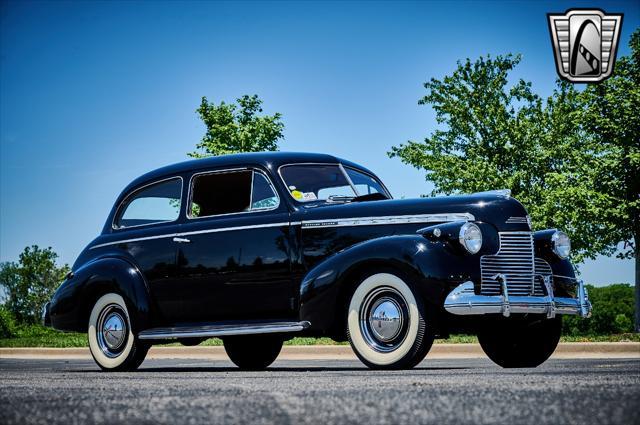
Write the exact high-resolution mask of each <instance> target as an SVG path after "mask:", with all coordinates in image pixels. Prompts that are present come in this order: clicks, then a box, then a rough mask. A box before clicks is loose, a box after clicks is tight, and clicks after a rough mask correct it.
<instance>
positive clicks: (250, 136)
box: [189, 95, 284, 158]
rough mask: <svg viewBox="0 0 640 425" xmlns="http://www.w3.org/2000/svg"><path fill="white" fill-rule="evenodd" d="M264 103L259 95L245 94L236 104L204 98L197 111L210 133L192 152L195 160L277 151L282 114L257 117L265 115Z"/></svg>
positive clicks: (280, 135)
mask: <svg viewBox="0 0 640 425" xmlns="http://www.w3.org/2000/svg"><path fill="white" fill-rule="evenodd" d="M261 105H262V100H260V98H258V96H257V95H253V96H249V95H244V96H242V97H241V98H239V99H237V104H233V103H231V104H228V103H225V102H220V104H219V105H216V104H214V103H211V102H209V101H208V100H207V98H206V97H203V98H202V102H201V104H200V107H199V108H198V109H197V110H196V112H197V113H198V115H199V116H200V118H201V119H202V121H203V122H204V124H205V126H206V127H207V131H206V133H205V135H204V136H203V137H202V141H201V142H200V143H198V145H197V146H196V148H197V149H198V150H199V151H195V152H191V153H189V156H191V157H194V158H202V157H206V156H212V155H225V154H230V153H238V152H261V151H275V150H278V140H280V139H282V137H283V134H282V131H283V130H284V124H283V123H282V121H281V120H280V119H281V117H282V115H281V114H280V113H277V112H276V113H275V114H273V115H262V116H261V115H258V114H260V113H261V112H262V107H261Z"/></svg>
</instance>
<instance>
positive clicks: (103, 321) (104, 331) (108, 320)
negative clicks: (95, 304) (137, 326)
mask: <svg viewBox="0 0 640 425" xmlns="http://www.w3.org/2000/svg"><path fill="white" fill-rule="evenodd" d="M96 334H97V339H98V345H99V346H100V349H101V350H102V352H103V353H104V354H105V355H106V356H107V357H112V358H113V357H117V356H118V355H120V353H121V352H122V350H123V349H124V347H125V345H126V344H125V343H126V341H127V337H128V334H129V330H128V327H127V320H126V313H125V312H124V311H123V310H122V308H121V307H120V306H119V305H117V304H110V305H108V306H106V307H105V308H104V309H103V310H102V312H101V313H100V317H99V318H98V323H97V327H96Z"/></svg>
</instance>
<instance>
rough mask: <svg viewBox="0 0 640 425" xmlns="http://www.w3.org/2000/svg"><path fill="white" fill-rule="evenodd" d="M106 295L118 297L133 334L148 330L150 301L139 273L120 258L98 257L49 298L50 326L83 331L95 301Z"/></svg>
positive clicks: (79, 270)
mask: <svg viewBox="0 0 640 425" xmlns="http://www.w3.org/2000/svg"><path fill="white" fill-rule="evenodd" d="M108 292H115V293H118V294H120V295H121V296H122V298H123V299H124V300H125V302H126V304H127V309H128V311H129V316H130V318H131V321H132V324H133V326H134V331H135V332H139V331H140V330H143V329H146V328H147V327H149V323H150V310H151V302H150V298H149V291H148V288H147V285H146V283H145V281H144V278H143V277H142V275H141V273H140V271H139V270H138V269H137V267H135V266H134V265H133V264H131V263H130V262H128V261H126V260H124V259H121V258H115V257H110V258H100V259H97V260H95V261H91V262H89V263H87V264H86V265H84V266H82V267H80V268H79V269H77V270H76V271H75V272H74V273H73V274H72V275H71V276H70V277H68V278H67V280H65V281H64V282H63V283H62V285H61V286H60V287H59V288H58V290H57V291H56V293H55V294H54V296H53V298H52V299H51V303H50V307H49V309H50V310H49V311H50V317H51V326H52V327H53V328H54V329H58V330H64V331H75V332H86V331H87V326H88V320H89V315H90V313H91V309H92V308H93V305H94V303H95V301H96V300H97V299H98V298H99V297H100V296H102V295H104V294H106V293H108Z"/></svg>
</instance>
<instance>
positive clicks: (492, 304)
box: [444, 275, 592, 318]
mask: <svg viewBox="0 0 640 425" xmlns="http://www.w3.org/2000/svg"><path fill="white" fill-rule="evenodd" d="M497 279H498V280H501V282H500V283H501V286H502V292H503V293H502V294H501V295H476V294H475V292H474V288H473V282H470V281H468V282H464V283H461V284H460V285H458V286H457V287H456V288H455V289H453V291H451V292H450V293H449V295H447V298H446V299H445V301H444V308H445V310H447V311H448V312H449V313H452V314H456V315H463V316H464V315H480V314H502V315H503V316H505V317H509V316H510V315H511V314H513V313H533V314H546V315H547V317H549V318H552V317H555V315H556V314H568V315H577V316H581V317H590V316H591V309H592V307H591V302H590V301H589V296H588V293H587V288H585V286H584V282H583V281H581V280H579V281H578V298H565V297H555V296H554V293H553V288H552V287H551V280H550V279H545V282H544V283H545V286H546V287H547V295H546V296H544V297H539V296H509V290H508V289H507V277H506V276H505V275H500V276H498V277H497Z"/></svg>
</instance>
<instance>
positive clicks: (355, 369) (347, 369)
mask: <svg viewBox="0 0 640 425" xmlns="http://www.w3.org/2000/svg"><path fill="white" fill-rule="evenodd" d="M464 369H471V368H469V367H414V368H413V369H411V370H418V371H419V370H423V371H438V370H464ZM364 371H366V372H367V373H381V372H385V373H388V372H403V371H406V370H397V371H394V370H373V369H369V368H367V367H366V366H362V367H335V366H308V367H304V366H294V367H270V368H268V369H266V370H264V371H247V370H241V369H239V368H237V367H233V366H229V367H208V366H203V367H193V366H185V367H179V366H171V367H149V368H144V367H143V368H140V369H138V370H137V371H136V372H134V373H162V372H165V373H166V372H183V373H184V372H242V373H247V372H364ZM83 372H88V371H87V370H83Z"/></svg>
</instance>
